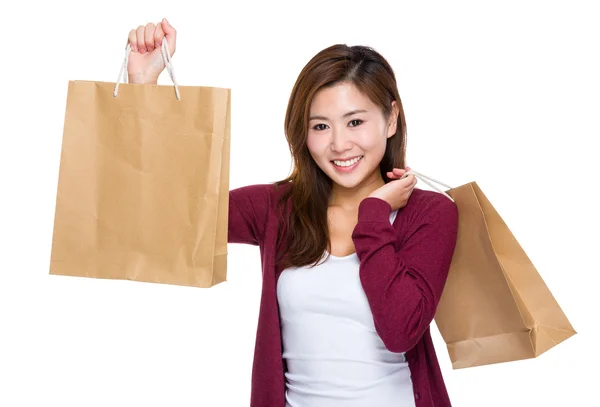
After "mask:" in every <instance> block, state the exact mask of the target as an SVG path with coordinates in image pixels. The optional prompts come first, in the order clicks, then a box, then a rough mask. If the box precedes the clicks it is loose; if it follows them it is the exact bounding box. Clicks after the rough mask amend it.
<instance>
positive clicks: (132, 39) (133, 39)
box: [129, 30, 138, 52]
mask: <svg viewBox="0 0 600 407" xmlns="http://www.w3.org/2000/svg"><path fill="white" fill-rule="evenodd" d="M136 33H137V30H131V31H129V45H130V46H131V50H132V51H133V52H137V51H138V46H137V35H136Z"/></svg>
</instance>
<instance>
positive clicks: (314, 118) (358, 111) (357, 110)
mask: <svg viewBox="0 0 600 407" xmlns="http://www.w3.org/2000/svg"><path fill="white" fill-rule="evenodd" d="M357 113H368V112H367V111H366V110H365V109H356V110H351V111H349V112H348V113H344V115H343V116H342V118H344V117H349V116H352V115H353V114H357ZM308 120H309V121H310V120H329V119H328V118H327V117H325V116H319V115H316V116H310V118H309V119H308Z"/></svg>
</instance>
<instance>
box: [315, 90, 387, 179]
mask: <svg viewBox="0 0 600 407" xmlns="http://www.w3.org/2000/svg"><path fill="white" fill-rule="evenodd" d="M392 106H393V114H392V115H391V116H390V120H389V121H387V120H385V118H384V116H383V112H382V111H381V109H380V108H379V107H378V106H377V105H376V104H374V103H373V102H372V101H371V99H369V98H368V97H367V96H366V95H364V94H363V93H361V92H360V91H359V90H358V89H357V88H356V86H354V84H352V83H349V82H343V83H339V84H336V85H334V86H332V87H328V88H324V89H321V90H320V91H319V92H317V94H316V95H315V97H314V99H313V101H312V104H311V106H310V116H309V120H310V121H309V123H308V139H307V146H308V149H309V151H310V154H311V156H312V157H313V159H314V160H315V162H316V163H317V165H318V166H319V167H320V168H321V169H322V170H323V172H324V173H325V174H327V175H328V176H329V178H331V180H332V181H333V182H334V188H336V187H342V188H349V189H350V188H356V187H359V186H361V185H366V184H369V183H371V182H374V181H377V180H378V179H379V180H381V179H382V178H381V173H380V172H379V163H380V162H381V159H382V158H383V155H384V153H385V148H386V142H387V139H388V138H389V137H391V136H393V135H394V134H395V133H396V118H397V113H396V112H397V111H396V102H395V101H394V102H392ZM338 160H341V161H338ZM348 160H350V161H348ZM335 184H337V186H336V185H335Z"/></svg>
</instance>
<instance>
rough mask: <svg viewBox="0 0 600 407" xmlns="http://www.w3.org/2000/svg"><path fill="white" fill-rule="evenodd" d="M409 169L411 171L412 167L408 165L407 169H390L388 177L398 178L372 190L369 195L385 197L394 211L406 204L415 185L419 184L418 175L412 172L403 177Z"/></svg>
mask: <svg viewBox="0 0 600 407" xmlns="http://www.w3.org/2000/svg"><path fill="white" fill-rule="evenodd" d="M407 171H410V167H406V170H403V169H400V168H394V169H393V170H392V171H389V172H388V173H387V176H388V178H391V179H393V178H396V179H394V180H393V181H390V182H388V183H387V184H385V185H384V186H382V187H380V188H377V189H376V190H375V191H373V192H371V194H370V195H369V197H374V198H380V199H383V200H384V201H386V202H387V203H388V204H390V206H391V207H392V211H395V210H396V209H400V208H403V207H404V206H406V203H407V202H408V198H410V195H411V194H412V191H413V189H414V187H415V185H417V177H415V176H414V175H412V174H408V175H407V176H406V177H404V178H402V176H403V175H404V174H405V173H406V172H407Z"/></svg>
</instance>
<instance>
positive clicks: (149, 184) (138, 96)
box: [50, 41, 231, 287]
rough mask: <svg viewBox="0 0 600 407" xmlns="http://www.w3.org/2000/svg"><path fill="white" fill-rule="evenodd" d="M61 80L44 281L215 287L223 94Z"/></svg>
mask: <svg viewBox="0 0 600 407" xmlns="http://www.w3.org/2000/svg"><path fill="white" fill-rule="evenodd" d="M129 52H130V48H129V45H128V46H127V49H126V53H125V61H124V62H123V66H122V67H121V74H120V75H119V79H118V80H117V82H116V83H109V82H93V81H70V82H69V88H68V96H67V106H66V115H65V122H64V133H63V142H62V151H61V160H60V170H59V181H58V191H57V199H56V212H55V219H54V233H53V238H52V252H51V260H50V274H54V275H64V276H80V277H94V278H107V279H126V280H135V281H144V282H153V283H164V284H175V285H185V286H195V287H211V286H213V285H215V284H218V283H220V282H223V281H225V280H226V270H227V223H228V200H229V192H228V191H229V143H230V111H231V100H230V94H231V92H230V89H224V88H216V87H200V86H179V85H178V84H177V82H176V81H175V76H174V73H173V67H172V64H171V61H170V55H169V53H168V52H169V51H168V47H167V44H166V41H163V44H162V53H163V58H164V60H165V64H166V65H167V70H168V72H169V74H170V76H171V79H172V81H173V84H174V85H173V86H163V85H139V84H127V83H122V84H120V83H119V82H120V81H121V77H123V78H125V77H126V72H127V61H128V55H129Z"/></svg>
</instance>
